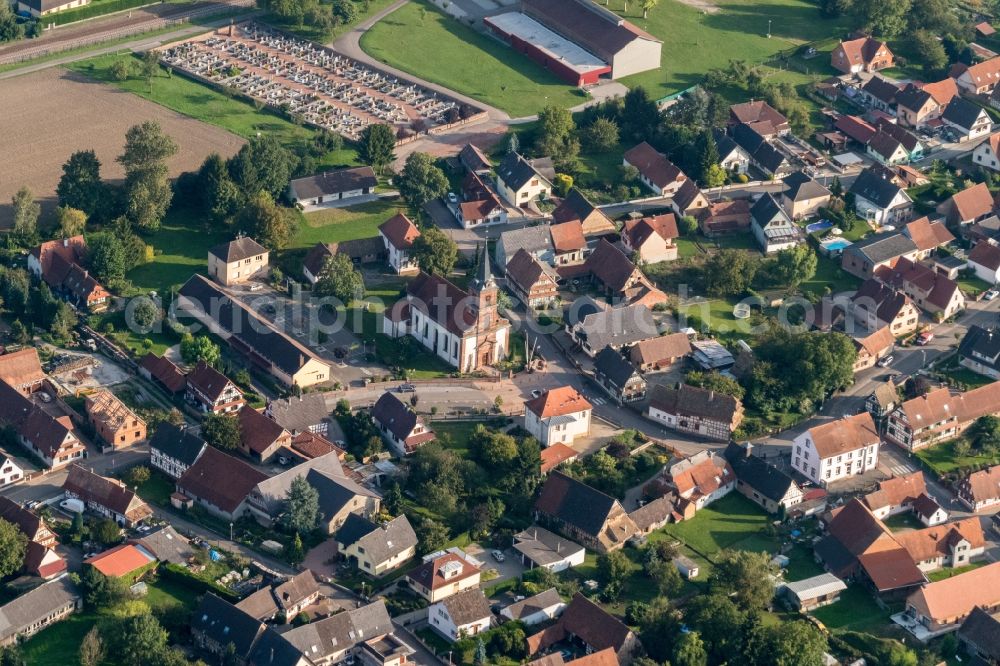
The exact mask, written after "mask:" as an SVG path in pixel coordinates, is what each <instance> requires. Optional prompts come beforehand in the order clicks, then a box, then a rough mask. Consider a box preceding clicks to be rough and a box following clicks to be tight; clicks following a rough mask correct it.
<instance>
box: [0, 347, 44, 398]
mask: <svg viewBox="0 0 1000 666" xmlns="http://www.w3.org/2000/svg"><path fill="white" fill-rule="evenodd" d="M45 379H46V375H45V371H44V370H42V363H41V361H39V360H38V350H37V349H35V348H34V347H26V348H24V349H22V350H20V351H16V352H12V353H10V354H3V355H0V381H3V382H5V383H7V384H8V385H9V386H12V387H13V388H16V389H17V390H18V391H20V392H21V393H24V394H25V395H30V394H32V393H34V392H35V391H37V390H38V389H40V388H42V384H43V383H44V382H45Z"/></svg>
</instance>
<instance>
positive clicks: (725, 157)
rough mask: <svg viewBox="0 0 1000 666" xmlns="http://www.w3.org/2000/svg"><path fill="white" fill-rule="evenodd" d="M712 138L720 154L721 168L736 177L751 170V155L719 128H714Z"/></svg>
mask: <svg viewBox="0 0 1000 666" xmlns="http://www.w3.org/2000/svg"><path fill="white" fill-rule="evenodd" d="M712 138H713V139H715V149H716V151H717V152H718V153H719V166H720V167H722V168H723V169H725V170H726V173H729V174H731V175H734V176H739V175H741V174H745V173H746V172H747V169H749V168H750V153H748V152H747V151H746V150H744V149H743V148H742V147H741V146H740V145H739V144H738V143H736V142H735V141H733V139H732V137H730V136H729V135H728V134H726V133H725V132H723V131H722V130H721V129H719V128H717V127H713V128H712Z"/></svg>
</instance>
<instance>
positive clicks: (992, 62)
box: [952, 58, 1000, 95]
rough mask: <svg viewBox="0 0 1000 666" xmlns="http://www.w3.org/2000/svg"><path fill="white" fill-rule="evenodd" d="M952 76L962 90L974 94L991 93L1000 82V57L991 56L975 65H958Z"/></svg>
mask: <svg viewBox="0 0 1000 666" xmlns="http://www.w3.org/2000/svg"><path fill="white" fill-rule="evenodd" d="M952 78H954V79H955V83H957V84H958V87H959V88H961V89H962V91H964V92H967V93H970V94H973V95H989V94H990V93H991V92H993V89H994V88H996V85H997V82H1000V58H991V59H989V60H987V61H986V62H980V63H976V64H975V65H970V66H962V67H958V68H957V69H956V70H954V71H953V74H952Z"/></svg>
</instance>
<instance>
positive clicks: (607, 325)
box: [566, 303, 660, 358]
mask: <svg viewBox="0 0 1000 666" xmlns="http://www.w3.org/2000/svg"><path fill="white" fill-rule="evenodd" d="M574 310H575V312H574ZM574 319H575V320H576V321H574ZM566 332H567V333H568V334H569V336H570V338H572V340H573V342H574V343H576V344H578V345H580V348H581V349H582V350H583V352H584V353H585V354H586V355H587V356H590V357H592V358H593V357H595V356H597V354H598V353H599V352H600V351H601V350H603V349H604V348H605V347H612V348H614V349H623V348H625V347H628V346H629V345H632V344H634V343H636V342H639V341H641V340H647V339H649V338H655V337H658V336H659V335H660V330H659V327H658V326H657V324H656V320H655V319H653V312H652V310H650V309H649V307H648V306H646V305H643V304H641V303H639V304H636V305H620V306H618V307H613V308H605V309H599V308H598V307H597V306H593V307H591V306H590V305H589V304H585V305H580V306H578V305H577V304H576V303H574V304H573V306H572V307H571V308H570V317H569V318H568V319H567V321H566Z"/></svg>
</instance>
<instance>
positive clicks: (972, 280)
mask: <svg viewBox="0 0 1000 666" xmlns="http://www.w3.org/2000/svg"><path fill="white" fill-rule="evenodd" d="M992 286H993V285H991V284H990V283H989V282H987V281H986V280H980V279H979V278H977V277H976V276H975V275H960V276H959V278H958V287H959V289H961V290H962V292H963V293H964V294H965V295H966V296H977V295H979V294H981V293H983V292H984V291H986V290H987V289H989V288H990V287H992Z"/></svg>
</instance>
